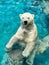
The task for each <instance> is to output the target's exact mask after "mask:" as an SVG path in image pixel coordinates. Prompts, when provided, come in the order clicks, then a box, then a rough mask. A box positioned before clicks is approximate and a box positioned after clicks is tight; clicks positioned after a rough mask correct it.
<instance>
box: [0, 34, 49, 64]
mask: <svg viewBox="0 0 49 65" xmlns="http://www.w3.org/2000/svg"><path fill="white" fill-rule="evenodd" d="M48 47H49V35H48V36H46V37H45V38H43V39H42V40H39V39H38V40H37V41H36V45H35V48H34V50H33V51H32V52H31V54H30V56H29V57H28V58H24V57H23V56H22V51H23V49H22V48H21V47H20V48H21V49H14V50H12V51H11V52H9V53H6V54H5V55H4V57H3V60H2V62H1V65H3V64H4V65H33V62H34V58H35V56H36V54H40V53H43V52H44V51H45V50H46V49H47V48H48Z"/></svg>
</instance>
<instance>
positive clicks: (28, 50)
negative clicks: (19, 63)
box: [22, 42, 35, 57]
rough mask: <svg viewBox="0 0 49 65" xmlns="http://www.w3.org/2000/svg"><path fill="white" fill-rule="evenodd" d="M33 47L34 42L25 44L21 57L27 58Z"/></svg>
mask: <svg viewBox="0 0 49 65" xmlns="http://www.w3.org/2000/svg"><path fill="white" fill-rule="evenodd" d="M34 45H35V43H34V42H30V43H27V46H26V48H25V49H24V51H23V52H22V55H23V56H24V57H28V56H29V55H30V53H31V51H32V50H33V48H34Z"/></svg>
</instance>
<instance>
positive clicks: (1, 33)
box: [0, 0, 49, 65]
mask: <svg viewBox="0 0 49 65" xmlns="http://www.w3.org/2000/svg"><path fill="white" fill-rule="evenodd" d="M48 2H49V1H45V0H43V1H42V0H0V62H1V61H2V58H3V56H4V54H5V50H4V48H5V45H6V44H7V42H8V41H9V39H10V38H11V37H12V36H13V34H15V32H16V31H17V29H18V28H19V26H20V18H19V14H21V13H24V12H30V13H32V14H34V15H35V18H34V21H35V24H36V26H37V29H38V37H39V39H42V38H44V37H45V36H47V35H49V8H48V7H49V5H48V4H49V3H48ZM37 57H38V56H37ZM39 58H40V56H39ZM42 58H43V60H44V59H45V58H44V57H42ZM44 61H46V60H44ZM43 64H44V62H43ZM45 65H49V63H48V62H47V64H45Z"/></svg>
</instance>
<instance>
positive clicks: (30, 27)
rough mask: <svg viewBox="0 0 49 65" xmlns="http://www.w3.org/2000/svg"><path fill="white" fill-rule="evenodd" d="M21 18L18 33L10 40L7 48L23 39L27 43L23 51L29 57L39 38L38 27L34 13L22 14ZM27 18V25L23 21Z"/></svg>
mask: <svg viewBox="0 0 49 65" xmlns="http://www.w3.org/2000/svg"><path fill="white" fill-rule="evenodd" d="M28 17H29V19H28ZM20 19H21V26H20V27H19V29H18V31H17V32H16V34H15V35H14V36H13V37H12V38H11V39H10V41H9V42H8V44H7V45H6V48H7V49H10V48H12V46H13V45H14V42H17V41H18V40H23V42H25V43H26V48H25V49H24V51H23V52H22V55H23V56H24V57H28V56H29V54H30V53H31V51H32V50H33V48H34V45H35V40H36V38H37V28H36V25H35V23H34V15H33V14H30V13H27V12H26V13H24V14H20ZM25 20H27V21H28V24H27V25H26V26H25V25H24V24H23V21H25Z"/></svg>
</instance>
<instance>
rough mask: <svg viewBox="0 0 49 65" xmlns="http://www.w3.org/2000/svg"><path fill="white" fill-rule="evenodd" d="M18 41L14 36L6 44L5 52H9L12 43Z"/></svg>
mask: <svg viewBox="0 0 49 65" xmlns="http://www.w3.org/2000/svg"><path fill="white" fill-rule="evenodd" d="M16 41H18V38H17V37H16V36H15V35H14V36H13V37H12V38H11V39H10V41H9V42H8V44H7V45H6V51H10V49H11V48H12V46H13V45H14V43H15V42H16Z"/></svg>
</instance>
